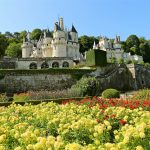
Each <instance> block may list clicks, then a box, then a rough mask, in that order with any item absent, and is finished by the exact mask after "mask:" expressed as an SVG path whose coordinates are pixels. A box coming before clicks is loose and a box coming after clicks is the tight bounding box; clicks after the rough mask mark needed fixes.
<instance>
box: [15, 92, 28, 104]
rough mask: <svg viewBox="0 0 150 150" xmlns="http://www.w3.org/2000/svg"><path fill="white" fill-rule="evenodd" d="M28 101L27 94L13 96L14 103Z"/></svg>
mask: <svg viewBox="0 0 150 150" xmlns="http://www.w3.org/2000/svg"><path fill="white" fill-rule="evenodd" d="M28 100H29V95H28V94H27V93H21V94H14V96H13V101H15V102H26V101H28Z"/></svg>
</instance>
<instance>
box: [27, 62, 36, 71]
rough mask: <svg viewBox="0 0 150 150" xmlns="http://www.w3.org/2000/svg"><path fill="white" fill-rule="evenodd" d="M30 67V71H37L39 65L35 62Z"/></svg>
mask: <svg viewBox="0 0 150 150" xmlns="http://www.w3.org/2000/svg"><path fill="white" fill-rule="evenodd" d="M29 67H30V69H37V64H36V63H34V62H33V63H31V64H30V66H29Z"/></svg>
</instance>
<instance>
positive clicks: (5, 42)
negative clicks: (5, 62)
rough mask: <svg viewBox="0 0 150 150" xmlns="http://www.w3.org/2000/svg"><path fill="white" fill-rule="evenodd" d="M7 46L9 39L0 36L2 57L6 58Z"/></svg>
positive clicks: (0, 53) (0, 54)
mask: <svg viewBox="0 0 150 150" xmlns="http://www.w3.org/2000/svg"><path fill="white" fill-rule="evenodd" d="M7 46H8V41H7V38H6V37H5V36H4V35H2V34H0V56H4V54H5V50H6V48H7Z"/></svg>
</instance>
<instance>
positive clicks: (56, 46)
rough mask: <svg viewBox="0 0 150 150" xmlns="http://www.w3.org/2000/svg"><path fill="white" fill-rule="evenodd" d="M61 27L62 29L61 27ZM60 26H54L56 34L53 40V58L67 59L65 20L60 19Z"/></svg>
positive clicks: (56, 24)
mask: <svg viewBox="0 0 150 150" xmlns="http://www.w3.org/2000/svg"><path fill="white" fill-rule="evenodd" d="M59 24H60V25H61V27H60V25H59ZM59 24H58V23H57V22H56V23H55V25H54V33H53V40H52V47H53V53H52V57H66V56H67V54H66V45H67V41H66V34H65V31H64V30H62V29H63V20H62V19H60V22H59Z"/></svg>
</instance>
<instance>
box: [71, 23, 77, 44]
mask: <svg viewBox="0 0 150 150" xmlns="http://www.w3.org/2000/svg"><path fill="white" fill-rule="evenodd" d="M70 35H71V39H72V41H73V42H78V32H77V30H76V29H75V27H74V26H73V25H72V28H71V31H70Z"/></svg>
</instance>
